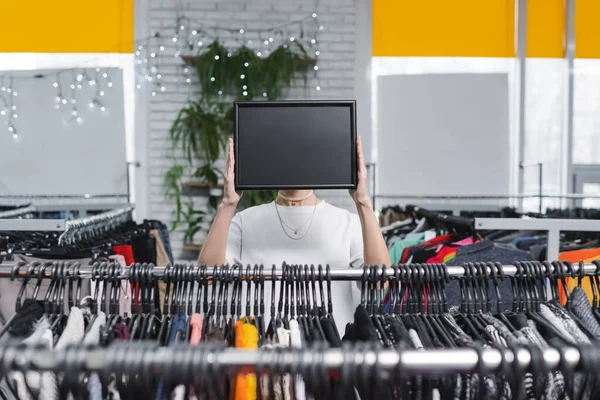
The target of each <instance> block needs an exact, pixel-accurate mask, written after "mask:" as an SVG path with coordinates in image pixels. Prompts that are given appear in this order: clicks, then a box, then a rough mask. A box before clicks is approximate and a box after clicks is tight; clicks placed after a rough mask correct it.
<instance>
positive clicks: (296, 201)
mask: <svg viewBox="0 0 600 400" xmlns="http://www.w3.org/2000/svg"><path fill="white" fill-rule="evenodd" d="M313 193H314V191H313V190H311V191H310V192H308V194H307V195H306V196H302V197H287V196H284V195H283V194H281V192H277V197H281V198H282V199H283V200H285V201H289V202H290V203H292V205H293V206H295V205H296V203H300V202H301V201H304V200H306V199H308V198H309V197H310V196H312V195H313Z"/></svg>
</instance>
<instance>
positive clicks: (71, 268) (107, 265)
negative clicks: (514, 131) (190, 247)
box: [0, 261, 597, 281]
mask: <svg viewBox="0 0 600 400" xmlns="http://www.w3.org/2000/svg"><path fill="white" fill-rule="evenodd" d="M61 263H62V264H64V269H62V271H66V272H67V274H68V275H69V276H79V277H81V278H82V279H94V280H95V279H96V278H99V277H100V275H101V271H105V273H104V275H103V276H104V278H103V279H111V278H113V276H110V278H108V277H107V276H108V275H106V274H108V273H112V272H111V271H112V268H113V267H114V271H115V275H116V278H117V279H129V273H130V271H131V270H132V269H133V268H136V264H133V265H131V266H129V267H127V268H123V267H121V265H120V264H119V263H113V262H104V263H98V265H100V268H98V269H97V270H96V276H95V277H94V276H93V275H92V267H93V266H91V265H81V264H79V263H77V262H73V263H64V262H61ZM54 264H55V263H53V262H50V261H48V262H46V263H33V264H28V263H26V262H21V263H20V264H19V268H18V269H15V273H14V275H15V279H21V278H25V277H26V275H27V270H28V269H30V268H29V267H30V266H35V269H34V270H32V274H33V276H34V277H33V278H31V279H32V280H36V279H38V276H39V275H40V271H41V269H42V268H43V266H44V265H45V266H46V268H45V270H44V271H43V274H42V275H43V276H44V278H49V277H50V276H51V273H52V268H51V267H52V266H53V265H54ZM16 265H17V264H16V263H14V262H9V261H6V262H4V263H2V264H0V278H10V276H11V273H12V271H13V268H14V267H15V266H16ZM138 265H142V264H138ZM177 265H179V266H182V267H183V268H184V271H186V274H184V276H186V277H187V278H186V279H189V280H195V278H194V277H196V276H198V275H199V274H198V272H199V271H200V266H198V265H197V264H177ZM425 265H427V264H425ZM435 265H437V267H438V268H439V267H440V264H435ZM431 266H433V264H432V265H431ZM482 267H485V265H482ZM166 268H169V267H154V268H152V276H153V277H154V278H158V279H162V278H163V277H164V275H165V269H166ZM231 268H234V269H236V270H239V266H233V267H231ZM411 268H414V269H415V271H423V265H417V264H414V265H412V266H411ZM573 268H574V269H575V272H578V271H579V265H573ZM218 270H219V269H218V268H217V269H216V271H217V273H218ZM446 270H447V271H448V275H449V276H451V277H456V278H458V277H461V276H464V275H465V268H463V267H462V266H457V267H454V266H446ZM502 270H503V271H504V274H505V275H506V276H514V275H515V274H516V273H517V267H515V266H514V265H503V266H502ZM596 270H597V268H596V266H595V265H594V264H585V265H584V275H594V274H595V273H596ZM213 271H214V268H213V267H208V270H207V271H206V274H204V273H201V274H200V276H201V277H204V276H206V278H207V279H208V280H212V279H213ZM251 271H252V270H251ZM187 272H190V273H189V274H188V273H187ZM304 272H305V270H303V271H302V273H304ZM233 273H234V276H236V275H235V274H236V273H237V271H234V272H233ZM308 274H309V276H310V274H311V270H310V267H309V268H308ZM382 274H383V268H377V276H378V277H381V276H382ZM385 274H386V277H387V278H388V279H393V277H394V269H393V268H392V267H387V268H386V269H385ZM254 276H255V275H254V273H253V271H252V272H251V275H250V276H249V278H254ZM256 276H257V277H261V278H262V279H263V280H265V281H271V280H273V277H275V280H282V279H283V277H284V270H283V269H282V268H280V267H275V266H267V267H265V268H264V269H263V272H262V276H261V274H260V273H257V274H256ZM329 276H330V278H331V280H332V281H360V280H362V279H364V270H363V269H362V268H339V269H336V268H332V269H331V270H330V271H329ZM315 277H316V279H319V271H318V268H316V267H315ZM321 277H322V278H323V280H327V275H326V270H325V268H323V269H322V275H321ZM242 279H243V280H245V279H246V276H245V273H242Z"/></svg>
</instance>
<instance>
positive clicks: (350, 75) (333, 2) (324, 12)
mask: <svg viewBox="0 0 600 400" xmlns="http://www.w3.org/2000/svg"><path fill="white" fill-rule="evenodd" d="M360 1H362V0H320V1H318V2H317V3H318V4H319V6H318V8H315V1H314V0H263V1H251V0H222V1H216V0H196V1H189V2H186V1H182V2H177V1H173V0H151V1H149V2H148V4H147V5H146V7H147V9H146V10H143V9H142V8H138V9H136V34H138V35H143V34H144V32H145V34H146V35H147V34H151V33H152V32H153V31H156V30H164V29H165V28H166V27H170V26H173V24H174V23H175V21H176V18H177V16H178V14H177V4H178V3H179V4H182V5H183V6H184V7H186V9H185V10H184V11H183V15H186V16H188V17H190V18H192V19H194V20H197V21H205V22H206V24H209V25H219V26H220V27H228V28H232V29H239V28H242V27H243V28H246V29H263V28H265V27H269V26H277V25H280V24H282V23H285V22H286V21H294V20H299V19H302V18H304V17H306V16H307V15H310V14H312V13H313V12H316V13H317V14H318V19H319V22H320V23H321V24H322V25H323V26H324V27H325V29H324V31H322V32H320V33H319V36H318V38H319V50H320V52H321V55H320V57H319V75H318V76H319V81H318V82H319V85H320V86H321V88H322V90H321V91H316V90H315V86H316V84H317V80H316V79H314V78H313V77H311V78H310V79H309V82H308V85H307V89H305V88H304V87H303V84H302V81H299V87H298V88H295V89H292V90H290V91H289V94H288V98H290V99H354V98H355V92H354V78H355V69H354V63H355V49H356V47H355V46H356V37H355V21H356V7H355V2H360ZM138 5H139V2H136V7H137V6H138ZM140 6H142V7H143V6H144V5H140ZM369 32H370V30H369ZM251 35H252V34H251V33H247V34H246V38H247V39H252V36H251ZM255 39H258V37H256V38H255ZM169 42H170V41H167V42H165V47H166V49H165V53H168V54H173V53H174V52H175V47H174V46H173V43H172V42H171V43H169ZM169 46H170V47H169ZM366 56H367V57H369V58H370V52H369V53H368V54H366ZM181 69H182V64H181V61H180V60H179V59H177V58H175V57H172V58H168V59H165V60H164V62H163V63H162V64H161V73H162V75H163V80H166V83H165V87H166V91H165V92H164V93H162V94H159V95H157V96H155V97H152V96H149V95H148V93H146V97H145V99H147V101H148V102H149V103H148V104H147V109H146V110H144V107H145V106H144V105H143V104H140V103H138V105H137V109H138V112H137V115H136V126H137V127H138V128H137V129H136V131H137V133H136V137H137V139H136V143H143V141H146V144H145V145H146V146H147V147H146V149H147V162H146V165H147V167H148V170H147V175H148V178H147V179H148V190H147V193H146V196H147V199H148V206H149V207H148V210H149V211H148V213H147V214H146V216H147V217H151V218H156V219H160V220H162V221H164V222H165V223H167V224H170V223H171V222H172V221H173V218H174V209H175V206H174V203H173V202H172V201H170V200H167V199H166V198H165V196H164V191H165V187H164V184H163V181H164V174H165V172H166V171H167V170H168V169H169V167H170V166H171V165H173V159H180V158H181V157H182V155H181V153H179V152H175V153H173V152H172V150H171V141H170V139H169V133H168V131H169V128H170V126H171V123H172V121H173V120H174V119H175V117H176V115H177V112H178V111H179V109H180V108H181V107H182V106H183V105H184V104H185V102H186V101H187V99H188V98H189V97H190V96H191V95H193V96H197V94H196V93H194V90H195V87H194V86H193V85H186V84H184V83H181ZM175 78H179V81H180V82H179V84H175V83H173V80H174V79H175ZM169 82H171V83H169ZM360 106H361V105H360V102H359V108H360ZM139 110H142V111H139ZM140 127H142V128H140ZM143 127H145V130H146V132H142V131H140V129H144V128H143ZM144 133H145V134H146V138H145V139H142V138H141V136H142V135H143V134H144ZM136 146H137V144H136ZM140 154H141V153H140ZM140 161H141V162H142V164H143V165H144V160H140ZM143 165H142V168H143ZM142 175H143V173H142ZM136 190H137V189H136ZM141 190H142V189H141V188H140V189H139V190H137V192H138V193H141ZM322 195H324V196H325V197H326V198H330V199H331V201H332V202H336V203H337V204H340V205H342V206H350V203H351V200H350V198H349V196H348V195H347V193H346V192H344V193H342V195H341V196H340V193H322ZM140 201H143V200H142V199H140V196H139V195H138V203H139V202H140ZM193 201H194V202H195V203H196V204H198V207H202V204H203V202H204V204H205V202H206V199H204V198H193ZM182 238H183V231H182V230H181V229H179V230H177V231H176V232H174V233H172V239H171V242H172V243H173V246H174V254H175V257H176V258H177V257H180V256H181V248H182ZM202 240H203V238H202V237H200V236H199V237H197V239H196V241H198V242H200V241H202Z"/></svg>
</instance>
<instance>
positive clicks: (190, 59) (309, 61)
mask: <svg viewBox="0 0 600 400" xmlns="http://www.w3.org/2000/svg"><path fill="white" fill-rule="evenodd" d="M196 58H198V56H181V59H182V60H183V62H184V63H186V64H188V65H194V62H195V60H196ZM316 63H317V59H316V58H310V57H309V58H301V59H299V60H298V64H300V65H302V66H307V67H309V66H313V65H315V64H316Z"/></svg>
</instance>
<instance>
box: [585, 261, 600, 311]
mask: <svg viewBox="0 0 600 400" xmlns="http://www.w3.org/2000/svg"><path fill="white" fill-rule="evenodd" d="M592 264H594V266H595V267H596V271H594V274H593V275H591V276H589V278H588V279H589V280H590V286H591V287H592V295H593V299H592V311H593V312H594V315H595V316H596V319H597V320H598V321H599V322H600V310H599V309H598V305H599V304H598V291H599V290H600V286H599V284H600V280H599V278H598V274H599V273H600V260H593V261H592Z"/></svg>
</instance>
